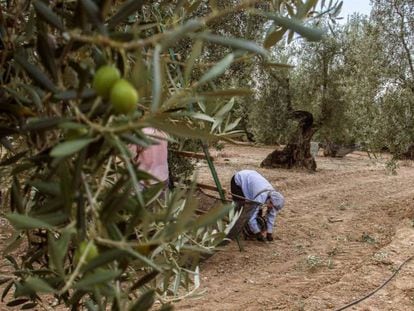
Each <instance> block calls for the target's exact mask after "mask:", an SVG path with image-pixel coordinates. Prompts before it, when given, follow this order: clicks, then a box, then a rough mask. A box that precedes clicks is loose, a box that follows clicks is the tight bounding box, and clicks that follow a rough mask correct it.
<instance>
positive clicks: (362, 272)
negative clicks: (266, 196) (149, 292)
mask: <svg viewBox="0 0 414 311" xmlns="http://www.w3.org/2000/svg"><path fill="white" fill-rule="evenodd" d="M273 149H274V148H272V147H251V146H229V145H226V146H225V148H224V149H223V150H222V151H220V152H213V155H215V156H216V161H215V163H216V168H217V171H218V173H219V176H220V179H221V181H222V183H223V185H224V186H225V187H228V185H229V181H230V178H231V176H232V175H233V174H234V173H235V172H236V171H237V170H240V169H255V170H258V171H259V172H260V173H261V174H263V175H264V176H265V177H266V178H267V179H269V181H271V182H272V183H273V184H274V186H275V187H277V188H278V189H279V190H280V191H281V192H283V194H284V195H285V198H286V205H285V208H284V209H283V211H282V212H281V213H280V214H279V216H278V218H277V220H276V226H277V229H276V234H275V235H276V237H277V239H276V240H275V241H274V242H272V243H265V244H264V243H259V242H255V241H242V243H243V246H244V251H243V252H240V251H239V249H238V246H237V244H236V243H235V242H232V243H230V244H229V245H228V246H226V247H224V248H223V249H222V250H221V251H219V252H217V253H216V254H215V255H214V256H212V257H211V258H210V259H208V260H207V261H206V262H204V263H203V264H202V266H201V274H202V276H201V281H202V282H201V288H200V292H202V294H201V295H199V296H198V297H196V298H192V299H190V298H188V299H185V300H183V301H181V302H179V303H177V304H176V305H175V309H176V310H214V311H216V310H293V311H294V310H307V311H308V310H309V311H311V310H338V309H340V308H341V307H343V306H345V305H347V304H348V303H350V302H352V301H354V300H357V299H359V298H361V297H364V296H365V295H367V294H369V293H370V292H372V291H373V290H375V289H376V288H377V287H378V286H380V285H381V284H383V283H384V282H385V281H386V280H387V279H389V278H390V277H391V276H392V275H393V273H394V272H395V271H397V270H398V268H399V266H400V265H401V264H402V263H403V262H404V261H405V260H407V259H408V258H410V257H411V256H412V255H414V227H413V224H414V223H413V222H414V187H413V185H412V181H413V180H414V166H412V164H411V162H401V163H400V166H399V168H398V169H397V173H398V174H397V175H390V174H387V171H386V169H385V162H386V157H385V156H384V157H383V158H382V159H379V160H376V161H374V160H370V159H369V158H368V157H367V155H366V154H364V153H361V152H354V153H352V154H349V155H347V156H346V157H345V158H342V159H338V158H325V157H322V156H318V157H317V159H316V160H317V164H318V169H317V171H316V172H315V173H309V172H306V171H301V170H282V169H261V168H260V167H259V163H260V162H261V160H263V159H264V157H265V156H266V155H267V154H268V153H270V152H271V151H272V150H273ZM198 175H199V178H200V180H201V181H202V182H204V183H208V184H213V181H212V178H211V176H210V174H209V172H208V169H207V166H206V164H205V163H202V162H200V163H199V165H198ZM0 229H1V230H2V231H3V232H0V233H1V237H2V240H4V237H5V235H7V234H5V232H4V230H5V229H7V228H6V227H5V224H4V223H3V224H2V225H1V226H0ZM0 243H1V244H4V241H0ZM0 287H2V286H1V285H0ZM0 291H1V288H0ZM0 310H8V309H7V308H5V307H4V304H3V305H2V304H0ZM348 310H361V311H374V310H381V311H383V310H399V311H400V310H414V260H410V261H408V262H407V263H406V264H404V265H403V266H402V268H401V269H400V270H399V272H398V273H397V274H396V275H395V277H394V278H392V279H391V280H390V282H389V283H387V284H386V285H385V286H384V287H383V288H382V289H381V290H379V291H378V292H377V293H375V294H374V295H372V296H371V297H369V298H368V299H366V300H364V301H362V302H360V303H358V304H356V305H353V306H351V307H350V308H349V309H348Z"/></svg>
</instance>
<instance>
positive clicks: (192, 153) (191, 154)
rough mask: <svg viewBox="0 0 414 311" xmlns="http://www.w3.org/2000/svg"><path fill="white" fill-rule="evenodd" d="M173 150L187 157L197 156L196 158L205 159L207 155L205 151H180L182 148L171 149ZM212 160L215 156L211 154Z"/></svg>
mask: <svg viewBox="0 0 414 311" xmlns="http://www.w3.org/2000/svg"><path fill="white" fill-rule="evenodd" d="M170 150H171V151H172V152H174V153H175V154H177V155H179V156H182V157H186V158H195V159H202V160H205V159H206V156H205V154H204V153H199V152H191V151H180V150H174V149H170ZM211 160H212V161H214V160H215V158H214V157H213V156H211Z"/></svg>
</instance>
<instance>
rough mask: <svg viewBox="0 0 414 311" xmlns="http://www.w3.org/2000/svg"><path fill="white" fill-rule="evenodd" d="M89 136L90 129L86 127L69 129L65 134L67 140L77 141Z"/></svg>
mask: <svg viewBox="0 0 414 311" xmlns="http://www.w3.org/2000/svg"><path fill="white" fill-rule="evenodd" d="M86 134H88V129H87V128H86V127H80V128H76V129H68V130H67V131H66V133H65V138H66V140H72V139H77V138H80V137H82V136H85V135H86Z"/></svg>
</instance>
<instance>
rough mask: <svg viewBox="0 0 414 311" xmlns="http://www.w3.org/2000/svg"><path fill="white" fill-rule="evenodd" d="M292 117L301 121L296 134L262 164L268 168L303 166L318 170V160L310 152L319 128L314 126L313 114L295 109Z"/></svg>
mask: <svg viewBox="0 0 414 311" xmlns="http://www.w3.org/2000/svg"><path fill="white" fill-rule="evenodd" d="M292 118H294V119H296V120H298V121H299V126H298V129H297V131H296V134H295V135H294V136H293V137H292V138H291V139H290V141H289V143H288V144H287V145H286V146H285V148H284V149H283V150H274V151H273V152H272V153H270V154H269V155H268V156H267V157H266V158H265V159H264V160H263V161H262V163H261V164H260V167H266V168H287V169H290V168H293V167H301V168H306V169H308V170H311V171H315V170H316V162H315V159H314V158H313V156H312V155H311V152H310V143H311V139H312V137H313V134H315V132H316V131H317V128H315V127H313V116H312V114H311V113H310V112H307V111H294V112H293V113H292Z"/></svg>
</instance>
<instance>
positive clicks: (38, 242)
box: [0, 0, 320, 310]
mask: <svg viewBox="0 0 414 311" xmlns="http://www.w3.org/2000/svg"><path fill="white" fill-rule="evenodd" d="M317 2H318V1H306V2H305V3H302V2H296V1H295V2H294V3H293V2H292V1H252V0H246V1H237V2H234V3H233V4H232V5H227V6H226V5H223V4H222V3H218V1H162V0H158V1H145V0H129V1H125V2H123V1H109V0H101V1H93V0H79V1H40V0H34V1H30V0H27V1H17V0H16V1H1V2H0V5H1V11H0V12H1V16H0V34H1V52H0V53H1V58H0V62H1V63H0V68H1V72H0V78H1V88H0V98H1V106H0V110H1V119H2V125H1V126H0V138H1V143H2V145H3V146H4V147H5V148H6V149H7V151H5V152H4V153H2V155H1V162H0V166H1V167H2V181H3V188H7V190H6V191H5V195H4V196H3V197H6V198H7V199H6V200H3V202H4V204H3V205H4V206H3V209H4V210H3V212H4V214H5V217H6V218H7V219H8V220H9V222H10V223H11V225H12V226H13V228H14V232H13V235H12V238H11V243H10V244H9V245H8V246H7V247H6V249H5V250H4V256H5V258H6V259H7V260H8V261H9V262H10V264H11V270H10V272H9V273H8V274H7V275H6V276H4V277H3V278H2V279H1V283H2V284H4V290H3V297H6V296H7V295H8V294H9V295H13V298H12V299H11V300H10V301H9V302H8V306H16V305H21V304H22V308H25V309H27V308H32V307H35V306H36V305H43V306H44V305H45V304H47V301H50V299H46V300H44V299H42V297H43V295H47V297H54V299H55V301H54V302H53V304H55V305H60V304H63V305H65V306H67V307H70V308H72V309H73V310H77V309H80V308H82V309H83V308H87V309H89V310H96V309H98V310H106V309H108V308H111V309H113V310H146V309H149V308H150V307H151V305H152V304H153V302H154V300H155V299H157V300H159V301H160V302H161V303H162V304H163V305H164V308H165V309H167V308H169V306H168V303H169V302H172V301H174V300H176V299H179V297H181V295H180V293H182V291H181V289H182V288H183V287H184V289H185V293H187V294H188V292H190V293H191V292H192V291H193V290H194V289H196V288H197V287H198V285H199V269H198V258H199V256H200V253H203V252H211V251H213V250H214V247H215V246H216V245H217V244H219V243H220V242H221V241H222V239H223V238H224V237H225V235H226V233H227V232H228V231H229V229H230V228H231V226H230V224H229V225H227V226H226V224H227V222H223V221H222V220H221V219H222V218H223V217H224V216H225V215H227V214H228V213H230V214H231V206H229V205H224V206H223V205H222V204H219V205H218V206H216V207H214V208H212V209H211V210H210V211H209V212H208V213H203V214H202V215H198V214H197V203H198V202H197V198H196V197H195V196H194V186H191V185H189V186H188V185H185V186H184V185H182V186H179V187H177V189H176V190H175V191H173V192H169V193H167V195H161V194H162V193H163V189H162V185H159V184H156V185H153V186H149V187H142V183H143V182H145V181H146V180H149V179H151V178H152V177H151V176H150V175H149V174H148V173H147V172H145V171H142V170H140V169H139V168H137V167H136V166H135V165H134V164H133V162H132V160H131V154H130V152H129V148H128V146H129V145H130V144H136V145H139V146H141V147H146V146H149V145H151V144H153V143H155V142H154V140H153V139H151V137H149V136H147V135H145V134H144V133H143V131H142V129H143V128H145V127H148V126H151V127H155V128H158V129H160V130H162V131H165V132H167V133H168V134H169V135H170V137H171V142H172V143H176V144H177V146H180V141H179V139H180V138H182V139H194V140H195V141H198V142H200V141H201V142H202V144H203V145H204V146H205V145H206V144H207V143H209V142H214V141H217V140H219V139H226V137H228V135H229V134H231V133H232V131H233V129H234V128H235V126H236V125H237V122H234V121H233V120H232V118H230V117H229V113H230V111H231V108H232V106H233V101H232V99H231V98H232V97H234V96H241V95H246V94H250V93H251V91H246V90H245V89H239V88H236V87H234V86H233V87H231V88H226V87H220V84H218V83H215V81H217V80H216V79H217V78H218V77H220V76H221V75H222V74H225V73H226V71H227V70H229V68H230V67H231V66H233V65H234V64H237V63H240V62H244V61H247V60H250V61H256V62H263V63H269V62H271V56H270V54H269V52H268V50H267V49H266V48H264V47H263V46H261V45H260V44H257V43H255V42H254V41H252V40H246V39H244V38H241V37H234V36H226V35H223V34H222V32H221V31H220V29H218V28H217V27H218V24H217V21H218V20H221V19H226V17H228V16H230V15H234V14H237V13H240V14H248V15H251V16H257V17H260V18H261V19H262V20H266V21H271V22H272V23H273V24H274V27H275V28H274V30H272V31H270V32H269V33H268V37H269V36H270V37H271V38H272V40H271V41H272V42H271V44H268V45H267V46H272V45H273V44H276V43H277V41H279V39H280V38H279V36H280V34H283V33H285V32H287V31H292V33H293V32H299V33H300V34H302V35H304V36H307V37H309V38H314V39H316V38H318V37H319V36H320V33H319V32H318V31H314V30H312V29H310V28H308V27H305V26H304V25H303V24H302V23H301V22H300V21H299V20H303V19H305V18H306V14H307V12H309V11H310V10H311V9H312V8H314V7H315V6H316V5H317ZM255 4H263V6H260V5H259V6H255ZM228 22H229V23H231V20H229V21H228ZM213 25H214V27H213ZM257 41H260V40H257ZM216 47H219V48H220V49H221V50H222V54H221V55H220V57H217V58H214V57H212V58H211V59H209V60H208V61H205V60H204V59H203V53H204V51H205V50H206V49H215V48H216ZM185 295H186V294H184V296H185ZM7 297H9V296H7Z"/></svg>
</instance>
